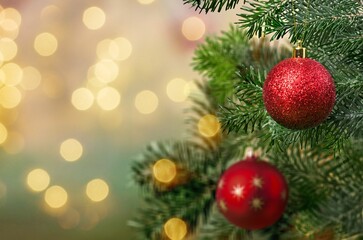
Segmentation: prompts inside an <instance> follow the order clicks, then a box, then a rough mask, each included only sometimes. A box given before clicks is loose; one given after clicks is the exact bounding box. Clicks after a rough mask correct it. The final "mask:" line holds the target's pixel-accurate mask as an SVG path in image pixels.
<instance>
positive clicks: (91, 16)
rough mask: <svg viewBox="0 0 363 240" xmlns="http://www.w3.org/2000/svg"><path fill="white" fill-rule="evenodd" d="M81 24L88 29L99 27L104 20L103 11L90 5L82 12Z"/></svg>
mask: <svg viewBox="0 0 363 240" xmlns="http://www.w3.org/2000/svg"><path fill="white" fill-rule="evenodd" d="M82 20H83V24H84V25H85V26H86V27H87V28H88V29H90V30H96V29H99V28H101V27H102V26H103V25H104V24H105V21H106V15H105V13H104V11H103V10H102V9H101V8H99V7H95V6H94V7H90V8H87V9H86V10H85V11H84V12H83V19H82Z"/></svg>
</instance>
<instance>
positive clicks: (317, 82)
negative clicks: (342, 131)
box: [263, 42, 335, 129]
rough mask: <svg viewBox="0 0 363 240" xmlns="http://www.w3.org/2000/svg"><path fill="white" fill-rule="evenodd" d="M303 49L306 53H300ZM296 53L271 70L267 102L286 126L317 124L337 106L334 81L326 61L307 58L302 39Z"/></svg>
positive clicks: (278, 121)
mask: <svg viewBox="0 0 363 240" xmlns="http://www.w3.org/2000/svg"><path fill="white" fill-rule="evenodd" d="M299 52H300V53H303V54H301V55H297V56H298V57H296V53H297V54H299ZM294 55H295V57H293V58H288V59H285V60H283V61H281V62H280V63H278V64H277V65H276V66H274V67H273V68H272V69H271V71H270V72H269V73H268V75H267V78H266V80H265V83H264V85H263V101H264V105H265V108H266V110H267V112H268V113H269V114H270V116H271V117H272V118H273V119H274V120H275V121H276V122H277V123H279V124H280V125H282V126H284V127H286V128H290V129H306V128H311V127H315V126H317V125H319V124H320V123H322V122H323V121H324V120H325V119H327V117H328V116H329V114H330V112H331V111H332V109H333V107H334V103H335V85H334V81H333V79H332V77H331V75H330V73H329V72H328V70H327V69H326V68H325V67H324V66H323V65H322V64H320V63H319V62H317V61H315V60H313V59H310V58H305V48H302V47H301V42H299V46H298V47H296V48H295V49H294Z"/></svg>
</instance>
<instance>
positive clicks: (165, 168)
mask: <svg viewBox="0 0 363 240" xmlns="http://www.w3.org/2000/svg"><path fill="white" fill-rule="evenodd" d="M153 175H154V178H155V179H156V180H157V181H159V182H162V183H169V182H171V181H172V180H173V179H174V178H175V176H176V165H175V163H174V162H173V161H170V160H169V159H160V160H158V161H157V162H156V163H155V164H154V166H153Z"/></svg>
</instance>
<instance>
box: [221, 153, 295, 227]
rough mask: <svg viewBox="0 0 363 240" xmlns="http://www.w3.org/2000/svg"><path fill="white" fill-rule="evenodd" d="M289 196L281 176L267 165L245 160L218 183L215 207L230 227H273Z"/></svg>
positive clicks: (251, 159)
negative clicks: (230, 224)
mask: <svg viewBox="0 0 363 240" xmlns="http://www.w3.org/2000/svg"><path fill="white" fill-rule="evenodd" d="M287 196H288V187H287V183H286V180H285V178H284V176H283V175H282V174H281V173H280V172H279V170H278V169H277V168H275V167H274V166H273V165H271V164H270V163H267V162H265V161H260V160H259V159H258V158H257V157H255V156H251V157H247V158H246V159H245V160H242V161H239V162H237V163H235V164H233V165H232V166H230V167H229V168H228V169H227V170H226V171H225V172H224V173H223V174H222V176H221V178H220V179H219V181H218V185H217V190H216V203H217V205H218V208H219V210H220V212H221V213H222V214H223V215H224V216H225V218H226V219H227V220H228V221H229V222H231V223H232V224H234V225H236V226H238V227H240V228H243V229H248V230H255V229H262V228H266V227H269V226H271V225H273V224H274V223H275V222H276V221H277V220H279V218H280V217H281V216H282V214H283V212H284V210H285V207H286V204H287Z"/></svg>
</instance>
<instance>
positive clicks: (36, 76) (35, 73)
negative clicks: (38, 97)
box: [20, 66, 42, 90]
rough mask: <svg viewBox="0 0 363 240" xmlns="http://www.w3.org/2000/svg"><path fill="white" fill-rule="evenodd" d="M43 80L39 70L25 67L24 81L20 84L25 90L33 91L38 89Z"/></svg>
mask: <svg viewBox="0 0 363 240" xmlns="http://www.w3.org/2000/svg"><path fill="white" fill-rule="evenodd" d="M41 80H42V75H41V74H40V72H39V70H38V69H36V68H35V67H31V66H28V67H25V68H23V79H22V81H21V83H20V85H21V86H22V88H23V89H25V90H33V89H36V88H37V87H38V86H39V85H40V82H41Z"/></svg>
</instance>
